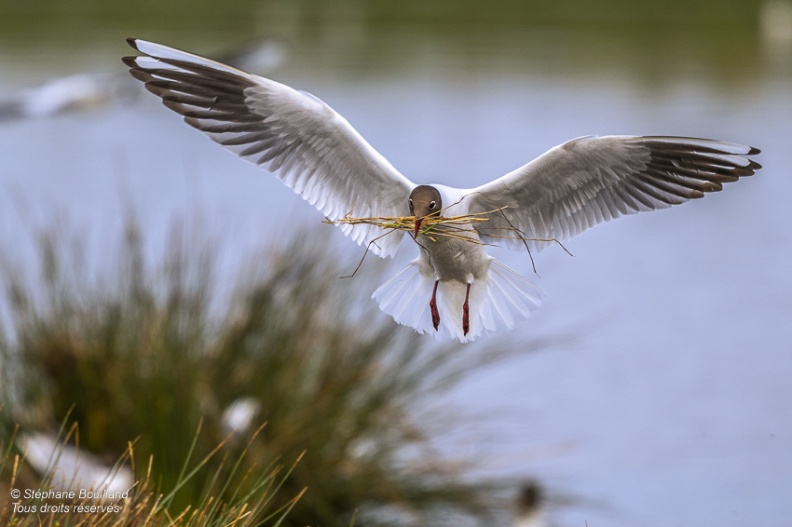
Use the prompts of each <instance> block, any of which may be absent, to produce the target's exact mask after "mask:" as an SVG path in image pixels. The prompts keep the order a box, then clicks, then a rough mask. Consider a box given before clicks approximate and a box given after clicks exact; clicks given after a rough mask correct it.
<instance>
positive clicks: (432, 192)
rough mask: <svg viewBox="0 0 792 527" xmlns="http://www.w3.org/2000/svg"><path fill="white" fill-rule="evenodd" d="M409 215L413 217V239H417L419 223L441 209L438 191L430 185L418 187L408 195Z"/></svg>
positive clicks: (441, 203) (441, 202)
mask: <svg viewBox="0 0 792 527" xmlns="http://www.w3.org/2000/svg"><path fill="white" fill-rule="evenodd" d="M409 203H410V214H412V215H413V216H415V237H416V238H417V237H418V233H419V230H420V228H421V222H422V221H423V219H424V218H426V217H427V216H431V215H432V214H439V213H440V210H441V209H442V208H443V200H442V198H441V197H440V191H438V190H437V189H436V188H434V187H432V186H430V185H418V186H417V187H415V188H414V189H413V191H412V192H411V193H410V201H409Z"/></svg>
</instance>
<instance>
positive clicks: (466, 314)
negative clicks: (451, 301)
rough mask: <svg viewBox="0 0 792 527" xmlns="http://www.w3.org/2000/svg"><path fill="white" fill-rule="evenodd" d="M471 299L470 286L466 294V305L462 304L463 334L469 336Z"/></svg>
mask: <svg viewBox="0 0 792 527" xmlns="http://www.w3.org/2000/svg"><path fill="white" fill-rule="evenodd" d="M469 297H470V284H468V285H467V291H466V292H465V303H464V304H462V333H463V334H464V335H467V334H468V331H470V306H469V305H468V298H469Z"/></svg>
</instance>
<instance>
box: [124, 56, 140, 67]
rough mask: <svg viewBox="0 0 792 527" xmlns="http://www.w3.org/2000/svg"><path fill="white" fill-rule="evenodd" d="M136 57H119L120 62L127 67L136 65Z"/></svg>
mask: <svg viewBox="0 0 792 527" xmlns="http://www.w3.org/2000/svg"><path fill="white" fill-rule="evenodd" d="M136 59H137V57H121V62H123V63H124V64H125V65H126V66H127V67H128V68H135V67H137V62H136Z"/></svg>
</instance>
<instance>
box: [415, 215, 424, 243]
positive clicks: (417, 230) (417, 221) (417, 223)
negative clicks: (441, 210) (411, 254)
mask: <svg viewBox="0 0 792 527" xmlns="http://www.w3.org/2000/svg"><path fill="white" fill-rule="evenodd" d="M422 219H423V218H417V219H416V220H415V237H416V238H417V237H418V232H419V230H420V229H421V221H422Z"/></svg>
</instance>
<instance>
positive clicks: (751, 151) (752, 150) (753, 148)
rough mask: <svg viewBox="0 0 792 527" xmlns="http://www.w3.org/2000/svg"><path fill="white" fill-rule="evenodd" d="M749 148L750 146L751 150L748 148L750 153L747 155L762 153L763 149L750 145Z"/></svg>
mask: <svg viewBox="0 0 792 527" xmlns="http://www.w3.org/2000/svg"><path fill="white" fill-rule="evenodd" d="M748 148H750V150H748V153H747V154H745V155H747V156H755V155H756V154H761V153H762V151H761V150H759V149H758V148H756V147H755V146H749V147H748Z"/></svg>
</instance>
